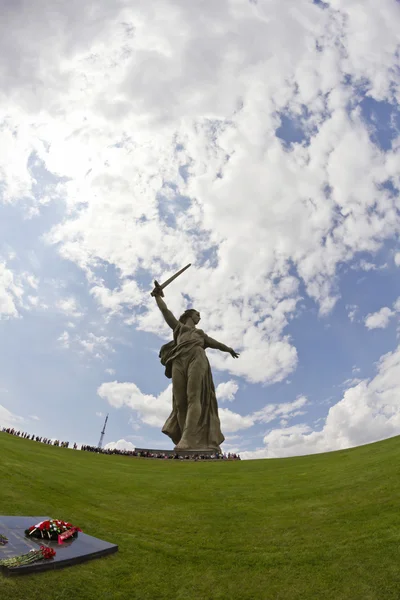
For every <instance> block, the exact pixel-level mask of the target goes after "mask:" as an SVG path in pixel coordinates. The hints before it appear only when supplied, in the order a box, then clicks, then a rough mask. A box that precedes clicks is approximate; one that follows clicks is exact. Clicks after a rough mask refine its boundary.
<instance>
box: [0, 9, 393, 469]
mask: <svg viewBox="0 0 400 600" xmlns="http://www.w3.org/2000/svg"><path fill="white" fill-rule="evenodd" d="M399 57H400V3H399V2H398V1H396V0H380V1H379V2H376V0H364V1H363V2H359V1H358V0H357V1H356V0H332V1H330V2H323V1H322V0H296V2H282V1H281V0H219V1H218V2H215V0H201V1H200V0H193V1H191V2H187V1H186V0H154V1H153V2H146V1H144V0H130V1H126V0H97V2H95V3H93V2H90V0H89V1H88V2H85V3H82V2H81V1H80V0H68V2H67V1H66V0H59V2H57V4H56V5H54V4H51V3H49V2H46V1H45V0H37V1H36V2H35V3H33V4H32V3H31V2H28V0H18V1H16V0H5V2H4V1H3V4H2V19H1V21H0V426H3V427H15V428H17V429H20V430H23V431H27V432H30V433H34V434H36V435H40V436H46V437H50V438H55V439H60V440H69V441H70V443H71V444H73V443H74V442H77V443H78V444H90V445H97V443H98V441H99V438H100V432H101V429H102V427H103V423H104V419H105V416H106V415H107V414H109V419H108V423H107V429H106V433H105V438H104V443H105V444H106V445H107V447H118V448H127V449H132V448H134V447H146V448H160V449H172V447H173V444H172V442H171V441H170V439H169V438H167V437H166V436H165V435H163V434H162V433H161V428H162V425H163V423H164V421H165V419H166V417H167V416H168V414H169V412H170V409H171V386H170V380H168V379H166V378H165V376H164V369H163V367H162V366H161V364H160V362H159V358H158V352H159V349H160V346H161V345H162V344H164V343H165V342H166V341H168V340H170V339H171V333H170V330H169V329H168V327H167V325H166V324H165V323H164V322H163V320H162V317H161V315H160V313H159V311H158V309H157V307H156V305H155V301H154V299H153V298H152V297H151V296H150V292H151V290H152V282H153V280H154V279H157V280H158V281H161V282H162V281H164V280H165V279H166V278H168V277H169V276H170V275H172V274H173V273H174V272H175V271H177V270H179V269H180V268H182V267H183V266H184V265H186V264H187V263H192V266H191V267H190V269H188V270H187V271H186V272H185V273H184V274H183V275H182V276H181V277H180V278H179V279H177V280H176V281H175V282H173V283H172V284H171V285H170V286H169V287H168V288H167V290H166V297H165V300H166V302H167V304H168V306H169V308H170V309H171V310H172V311H173V313H174V314H175V315H177V316H179V315H180V314H181V313H182V312H183V310H184V309H185V308H187V307H195V308H196V309H197V310H199V311H200V313H201V317H202V320H201V327H202V329H204V331H206V332H207V333H208V334H209V335H210V336H212V337H214V338H216V339H218V340H219V341H221V342H223V343H225V344H227V345H228V346H231V347H233V348H234V349H235V350H236V351H237V352H239V353H240V358H239V359H237V360H235V359H233V358H232V357H231V356H230V355H228V354H223V353H221V352H218V351H216V350H207V353H208V357H209V360H210V363H211V366H212V370H213V376H214V381H215V385H216V389H217V398H218V403H219V414H220V419H221V425H222V431H223V433H224V434H225V437H226V441H225V443H224V444H223V450H225V451H226V452H239V453H240V454H241V456H242V458H246V459H254V458H276V457H287V456H295V455H305V454H312V453H317V452H326V451H332V450H338V449H342V448H348V447H354V446H358V445H361V444H366V443H369V442H374V441H377V440H381V439H384V438H388V437H391V436H394V435H400V341H399V331H400V329H399V315H400V280H399V275H400V243H399V233H400V197H399V189H400V109H399V103H400V62H399Z"/></svg>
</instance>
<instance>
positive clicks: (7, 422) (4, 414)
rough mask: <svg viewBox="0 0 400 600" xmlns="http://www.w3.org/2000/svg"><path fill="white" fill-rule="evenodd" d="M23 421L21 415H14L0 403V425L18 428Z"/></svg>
mask: <svg viewBox="0 0 400 600" xmlns="http://www.w3.org/2000/svg"><path fill="white" fill-rule="evenodd" d="M24 422H25V419H24V418H23V417H19V416H18V415H15V414H14V413H12V412H11V411H9V410H8V408H6V407H5V406H2V405H1V404H0V427H6V428H8V427H14V428H15V429H20V428H21V427H22V424H23V423H24Z"/></svg>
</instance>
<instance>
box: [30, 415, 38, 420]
mask: <svg viewBox="0 0 400 600" xmlns="http://www.w3.org/2000/svg"><path fill="white" fill-rule="evenodd" d="M29 418H30V419H32V420H33V421H40V419H39V417H37V416H36V415H29Z"/></svg>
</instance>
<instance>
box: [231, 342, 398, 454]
mask: <svg viewBox="0 0 400 600" xmlns="http://www.w3.org/2000/svg"><path fill="white" fill-rule="evenodd" d="M399 382H400V346H398V347H397V349H396V350H395V351H393V352H389V353H387V354H385V355H384V356H383V357H382V358H381V360H380V361H379V364H378V372H377V374H376V376H375V377H374V378H373V379H371V380H370V381H369V380H366V379H364V380H362V381H360V382H359V383H357V384H356V385H354V386H351V387H349V388H348V389H347V390H346V391H345V393H344V395H343V398H342V399H341V400H340V401H339V402H338V403H336V404H334V405H333V406H331V408H330V409H329V412H328V415H327V417H326V419H325V422H324V424H323V426H322V429H321V430H320V431H316V430H313V429H312V427H311V426H310V425H307V424H297V425H294V426H292V427H285V428H280V429H271V430H270V431H269V432H268V433H267V434H266V435H265V436H264V440H263V441H264V447H262V448H259V449H258V450H256V451H254V452H245V453H243V458H276V457H284V456H295V455H303V454H314V453H318V452H330V451H332V450H342V449H344V448H351V447H353V446H359V445H362V444H368V443H370V442H375V441H378V440H382V439H385V438H388V437H391V436H394V435H399V433H400V383H399Z"/></svg>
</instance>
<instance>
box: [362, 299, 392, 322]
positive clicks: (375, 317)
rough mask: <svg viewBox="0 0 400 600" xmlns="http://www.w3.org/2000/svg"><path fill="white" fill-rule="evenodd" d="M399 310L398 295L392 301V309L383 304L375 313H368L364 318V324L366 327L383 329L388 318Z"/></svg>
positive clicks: (388, 320)
mask: <svg viewBox="0 0 400 600" xmlns="http://www.w3.org/2000/svg"><path fill="white" fill-rule="evenodd" d="M398 312H400V296H399V297H398V298H397V300H396V301H395V302H394V303H393V310H392V309H390V308H389V307H388V306H384V307H383V308H381V309H380V310H378V311H377V312H375V313H372V314H370V315H368V316H367V317H366V319H365V326H366V327H367V328H368V329H378V328H379V329H385V328H386V327H387V326H388V325H389V322H390V319H391V318H392V317H394V316H395V314H396V313H398Z"/></svg>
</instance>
